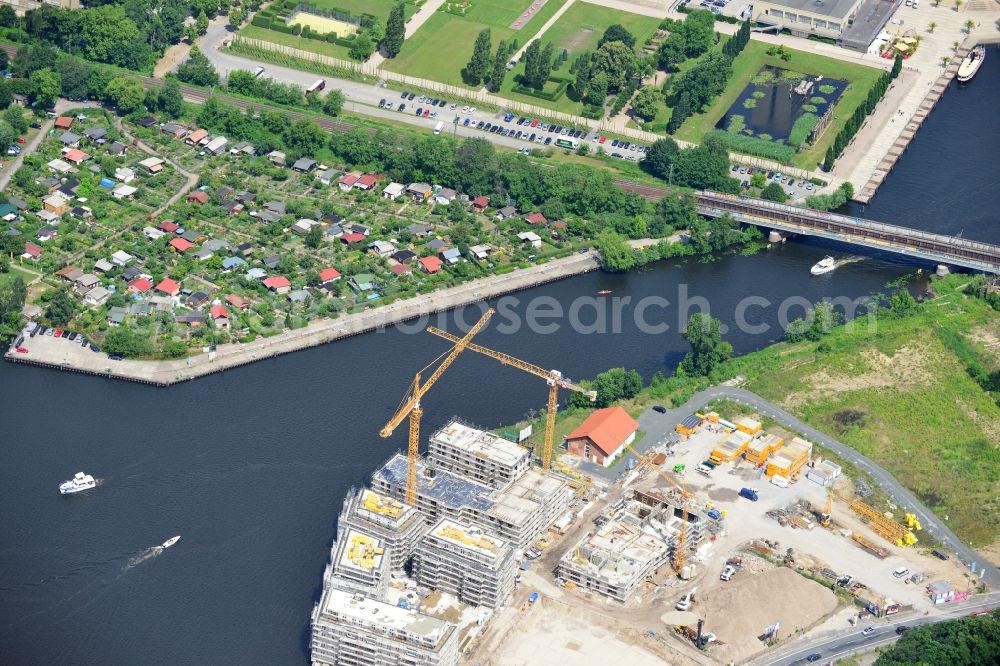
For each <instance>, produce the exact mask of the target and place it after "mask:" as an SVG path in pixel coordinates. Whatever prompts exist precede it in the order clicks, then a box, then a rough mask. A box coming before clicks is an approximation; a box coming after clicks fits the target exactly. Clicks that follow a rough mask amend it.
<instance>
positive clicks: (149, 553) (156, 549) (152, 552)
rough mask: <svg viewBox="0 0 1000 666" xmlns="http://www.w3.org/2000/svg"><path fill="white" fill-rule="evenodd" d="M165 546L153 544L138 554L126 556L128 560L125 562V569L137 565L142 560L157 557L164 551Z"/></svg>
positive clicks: (145, 560)
mask: <svg viewBox="0 0 1000 666" xmlns="http://www.w3.org/2000/svg"><path fill="white" fill-rule="evenodd" d="M165 550H166V548H164V547H163V546H153V547H152V548H147V549H146V550H144V551H142V552H141V553H139V554H138V555H136V556H134V557H130V558H128V562H127V563H126V564H125V570H126V571H127V570H129V569H131V568H133V567H137V566H139V565H140V564H142V563H143V562H147V561H149V560H151V559H153V558H155V557H159V556H160V554H161V553H162V552H163V551H165Z"/></svg>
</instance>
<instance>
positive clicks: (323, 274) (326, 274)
mask: <svg viewBox="0 0 1000 666" xmlns="http://www.w3.org/2000/svg"><path fill="white" fill-rule="evenodd" d="M339 279H340V271H338V270H337V269H336V268H324V269H323V270H321V271H320V272H319V283H320V284H321V285H323V284H330V283H331V282H336V281H337V280H339Z"/></svg>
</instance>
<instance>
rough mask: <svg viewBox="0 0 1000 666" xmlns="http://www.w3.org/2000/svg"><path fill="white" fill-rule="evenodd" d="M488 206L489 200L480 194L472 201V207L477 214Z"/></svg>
mask: <svg viewBox="0 0 1000 666" xmlns="http://www.w3.org/2000/svg"><path fill="white" fill-rule="evenodd" d="M489 205H490V198H489V197H487V196H483V195H482V194H480V195H479V196H478V197H476V198H475V199H473V200H472V207H473V208H474V209H475V210H476V212H477V213H482V212H483V211H484V210H486V208H487V207H488V206H489Z"/></svg>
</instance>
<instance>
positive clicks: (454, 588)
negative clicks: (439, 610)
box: [413, 518, 516, 609]
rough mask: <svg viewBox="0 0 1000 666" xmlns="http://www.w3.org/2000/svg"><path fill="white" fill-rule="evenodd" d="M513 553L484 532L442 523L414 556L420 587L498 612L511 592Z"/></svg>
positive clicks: (426, 537) (415, 575)
mask: <svg viewBox="0 0 1000 666" xmlns="http://www.w3.org/2000/svg"><path fill="white" fill-rule="evenodd" d="M515 568H516V560H515V554H514V550H513V549H512V548H511V547H510V545H508V544H507V543H504V542H503V541H502V540H500V539H498V538H496V537H494V536H491V535H489V534H487V533H486V532H485V531H484V530H483V528H481V527H479V526H472V525H468V524H461V523H457V522H455V521H452V520H449V519H447V518H445V519H442V520H441V521H439V522H438V524H437V525H435V526H434V527H433V528H431V530H430V531H429V532H427V534H425V535H424V537H423V538H422V539H421V540H420V545H419V546H418V547H417V551H416V553H414V555H413V577H414V578H415V579H416V581H417V583H418V584H419V585H423V586H424V587H428V588H430V589H433V590H441V591H442V592H447V593H449V594H452V595H454V596H456V597H458V599H459V600H460V601H462V602H464V603H467V604H469V605H472V606H489V607H490V608H493V609H497V608H499V607H501V606H503V605H505V604H506V603H507V600H508V599H509V598H510V595H511V593H512V592H513V590H514V572H515Z"/></svg>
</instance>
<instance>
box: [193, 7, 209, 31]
mask: <svg viewBox="0 0 1000 666" xmlns="http://www.w3.org/2000/svg"><path fill="white" fill-rule="evenodd" d="M194 27H195V28H196V29H197V30H198V34H199V35H204V34H205V33H206V32H208V16H206V15H205V10H201V11H200V12H198V18H196V19H195V21H194Z"/></svg>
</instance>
